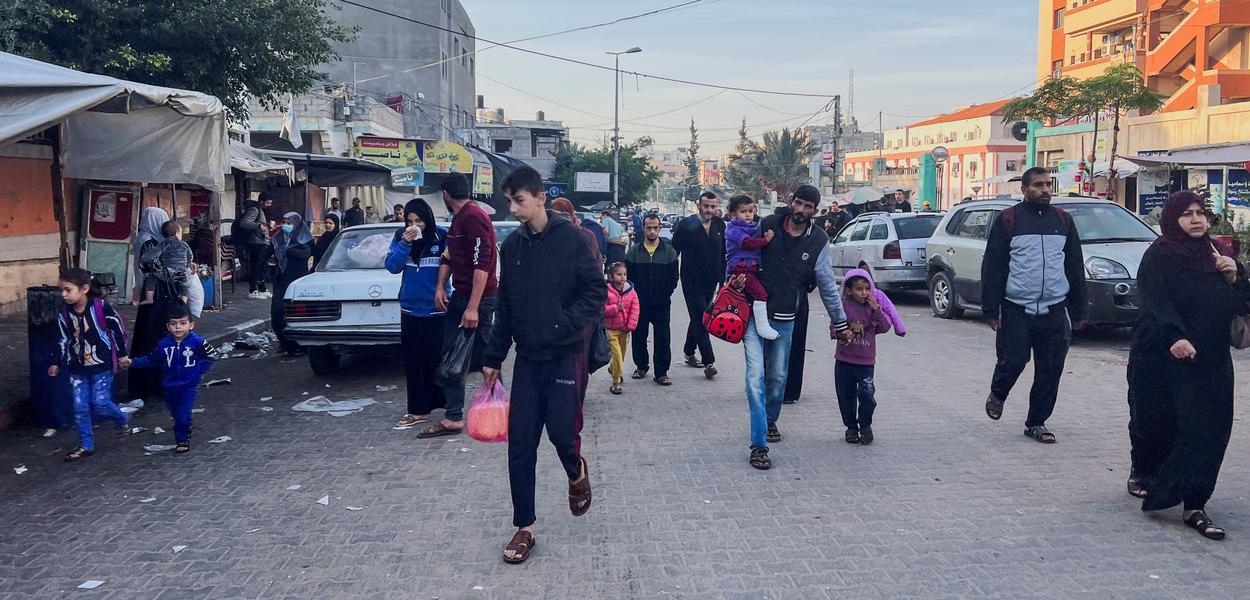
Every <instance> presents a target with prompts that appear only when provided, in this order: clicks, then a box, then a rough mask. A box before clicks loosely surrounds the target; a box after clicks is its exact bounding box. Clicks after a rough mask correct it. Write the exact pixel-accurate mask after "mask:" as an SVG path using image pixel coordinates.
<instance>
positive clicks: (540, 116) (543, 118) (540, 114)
mask: <svg viewBox="0 0 1250 600" xmlns="http://www.w3.org/2000/svg"><path fill="white" fill-rule="evenodd" d="M538 120H539V121H546V120H547V113H545V112H543V111H541V110H540V111H538Z"/></svg>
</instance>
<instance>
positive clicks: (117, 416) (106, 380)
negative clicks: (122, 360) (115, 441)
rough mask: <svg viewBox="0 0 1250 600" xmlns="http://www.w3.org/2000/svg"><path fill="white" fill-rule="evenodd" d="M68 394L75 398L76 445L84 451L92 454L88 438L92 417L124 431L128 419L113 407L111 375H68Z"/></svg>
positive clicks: (92, 439)
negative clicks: (112, 424) (106, 420)
mask: <svg viewBox="0 0 1250 600" xmlns="http://www.w3.org/2000/svg"><path fill="white" fill-rule="evenodd" d="M69 388H70V393H72V394H73V396H74V421H75V423H76V424H77V425H78V439H79V442H78V444H79V445H80V446H82V447H83V448H85V449H87V450H95V440H94V438H92V436H91V427H92V425H94V423H93V418H94V417H102V418H104V419H108V420H110V421H112V422H113V423H114V424H116V425H117V429H118V430H121V429H125V428H126V427H127V426H128V425H129V424H130V417H127V416H126V413H124V412H122V409H120V408H118V407H117V405H116V404H114V403H113V373H112V372H110V371H105V372H103V373H96V374H94V375H77V374H74V373H70V374H69Z"/></svg>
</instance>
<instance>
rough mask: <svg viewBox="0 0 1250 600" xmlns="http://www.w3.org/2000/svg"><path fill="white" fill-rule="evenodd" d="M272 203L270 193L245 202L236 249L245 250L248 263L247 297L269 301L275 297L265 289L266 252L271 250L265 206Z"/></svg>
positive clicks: (261, 194)
mask: <svg viewBox="0 0 1250 600" xmlns="http://www.w3.org/2000/svg"><path fill="white" fill-rule="evenodd" d="M266 203H272V198H270V196H269V192H261V193H260V196H258V197H257V199H256V201H252V200H247V201H244V202H243V216H242V217H240V218H239V227H238V228H239V239H235V240H234V243H235V245H236V247H241V248H242V249H243V259H244V260H245V261H247V291H248V294H247V297H248V298H255V299H260V300H267V299H269V298H272V297H273V294H271V293H269V291H268V290H266V289H265V272H266V271H268V269H266V268H265V250H266V249H268V248H269V220H268V217H266V216H265V208H264V205H265V204H266Z"/></svg>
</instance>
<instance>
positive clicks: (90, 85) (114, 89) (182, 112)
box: [0, 52, 229, 192]
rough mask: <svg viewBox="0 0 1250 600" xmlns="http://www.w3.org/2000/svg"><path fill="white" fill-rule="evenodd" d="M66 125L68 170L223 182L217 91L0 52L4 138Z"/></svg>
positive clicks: (222, 125) (219, 185) (215, 186)
mask: <svg viewBox="0 0 1250 600" xmlns="http://www.w3.org/2000/svg"><path fill="white" fill-rule="evenodd" d="M57 124H63V125H64V128H63V129H64V138H63V139H64V148H63V150H62V160H63V162H64V165H65V167H64V175H65V176H66V177H74V178H78V179H104V180H115V181H139V182H149V183H190V184H195V185H199V186H202V187H204V188H207V189H210V190H213V191H217V192H220V191H223V190H224V189H225V173H226V172H227V171H228V169H229V161H228V159H227V155H226V115H225V112H224V110H223V108H222V105H221V101H220V100H218V99H217V98H216V97H214V96H210V95H208V94H202V93H199V92H189V91H185V90H177V89H173V88H165V87H158V86H153V85H146V84H142V83H134V82H131V81H124V80H121V79H114V78H112V77H105V76H103V75H93V74H91V73H82V72H79V71H75V70H73V69H67V68H65V67H58V66H56V65H51V64H48V63H44V62H39V61H37V60H32V59H29V58H25V57H22V56H17V55H15V54H8V53H5V52H0V144H8V143H11V142H16V141H19V140H21V139H24V138H26V137H28V136H30V135H31V134H34V133H38V132H40V131H42V130H44V129H47V128H48V127H51V126H53V125H57Z"/></svg>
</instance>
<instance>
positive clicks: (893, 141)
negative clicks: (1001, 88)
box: [843, 100, 1026, 210]
mask: <svg viewBox="0 0 1250 600" xmlns="http://www.w3.org/2000/svg"><path fill="white" fill-rule="evenodd" d="M1009 101H1010V100H999V101H996V102H990V103H987V104H979V105H976V104H974V105H972V106H968V107H964V108H961V109H958V110H956V111H954V112H952V113H949V114H945V115H940V116H937V117H933V118H931V119H926V120H924V121H919V122H917V123H912V124H911V125H907V126H905V127H901V128H898V129H893V130H890V131H886V132H885V136H884V140H883V142H882V147H881V148H880V149H878V150H866V151H860V152H850V153H848V154H847V155H846V160H845V163H844V165H843V170H844V173H845V178H846V182H847V184H848V185H850V186H855V185H867V184H872V185H876V186H878V187H902V188H907V189H913V190H916V189H921V187H922V186H921V180H922V176H921V166H922V157H924V156H925V155H928V154H929V153H930V152H932V151H933V149H934V148H936V147H938V146H942V147H944V148H946V149H947V151H948V152H949V153H950V157H949V158H948V159H947V160H945V161H944V162H941V163H938V164H937V173H936V181H935V182H934V183H935V185H936V193H935V196H934V197H933V198H916V199H915V201H923V200H929V201H930V202H932V203H933V207H934V208H935V209H938V210H944V209H946V208H949V207H950V206H951V205H953V204H955V203H958V202H959V201H960V199H962V198H964V197H966V196H974V195H985V194H994V193H999V192H1005V191H1011V190H1009V189H1008V186H1002V185H1001V184H995V183H986V182H985V181H984V180H986V179H989V178H993V177H998V176H1002V175H1008V174H1013V173H1021V172H1023V171H1024V164H1025V149H1026V145H1025V142H1024V141H1022V140H1019V139H1016V137H1014V136H1013V131H1012V130H1013V127H1015V124H1014V123H1004V122H1003V119H1002V109H1003V106H1005V105H1006V104H1007V102H1009Z"/></svg>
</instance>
